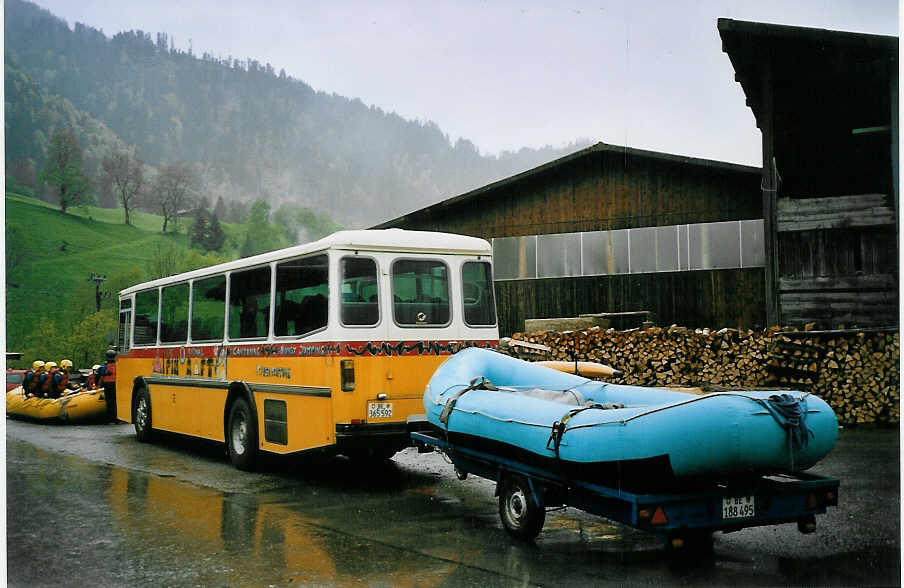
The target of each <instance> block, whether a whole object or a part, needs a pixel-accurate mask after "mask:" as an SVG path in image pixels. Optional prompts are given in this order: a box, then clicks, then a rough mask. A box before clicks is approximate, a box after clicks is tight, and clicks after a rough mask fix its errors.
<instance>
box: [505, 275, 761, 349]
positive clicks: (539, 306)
mask: <svg viewBox="0 0 904 588" xmlns="http://www.w3.org/2000/svg"><path fill="white" fill-rule="evenodd" d="M763 279H764V278H763V269H762V268H749V269H737V270H713V271H684V272H665V273H651V274H625V275H618V276H590V277H580V278H555V279H537V280H505V281H500V282H496V297H497V302H498V308H499V331H500V334H501V335H503V336H507V335H511V334H512V333H514V332H518V331H523V330H524V320H525V319H528V318H554V317H562V316H578V315H579V314H588V313H597V312H624V311H632V310H649V311H653V312H654V313H655V315H656V322H657V323H658V324H660V325H670V324H673V323H677V324H679V325H689V326H694V327H717V328H719V327H726V326H727V327H738V326H741V327H744V328H761V327H763V326H765V314H764V299H763V292H764V290H763Z"/></svg>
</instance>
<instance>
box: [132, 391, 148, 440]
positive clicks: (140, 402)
mask: <svg viewBox="0 0 904 588" xmlns="http://www.w3.org/2000/svg"><path fill="white" fill-rule="evenodd" d="M132 423H134V425H135V438H136V439H138V442H139V443H148V442H149V441H150V440H151V432H152V429H151V397H150V395H148V391H147V388H143V387H142V388H139V389H138V398H137V399H136V400H135V408H134V409H132Z"/></svg>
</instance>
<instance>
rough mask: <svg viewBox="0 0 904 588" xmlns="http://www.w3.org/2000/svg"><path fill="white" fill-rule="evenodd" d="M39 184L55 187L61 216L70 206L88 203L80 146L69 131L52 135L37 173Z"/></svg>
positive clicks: (90, 199)
mask: <svg viewBox="0 0 904 588" xmlns="http://www.w3.org/2000/svg"><path fill="white" fill-rule="evenodd" d="M40 180H41V181H42V182H46V183H48V184H50V185H51V186H55V187H56V189H57V191H58V196H59V198H60V210H62V211H63V213H65V212H66V209H67V208H69V207H70V206H79V205H81V204H88V203H90V202H91V201H92V194H91V189H92V185H91V180H90V179H89V178H88V176H87V175H86V174H85V164H84V156H83V153H82V146H81V145H79V142H78V138H77V137H76V136H75V132H74V131H73V130H72V129H63V130H61V131H57V132H56V133H54V135H53V138H51V140H50V146H49V147H48V148H47V161H46V162H45V163H44V168H43V169H42V170H41V175H40Z"/></svg>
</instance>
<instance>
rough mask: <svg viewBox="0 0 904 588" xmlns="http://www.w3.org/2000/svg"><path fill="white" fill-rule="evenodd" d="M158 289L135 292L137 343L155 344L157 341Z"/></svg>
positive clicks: (135, 342) (135, 339)
mask: <svg viewBox="0 0 904 588" xmlns="http://www.w3.org/2000/svg"><path fill="white" fill-rule="evenodd" d="M158 295H159V292H158V291H157V289H154V290H145V291H144V292H138V293H137V294H135V338H134V340H133V343H134V344H135V345H155V344H156V343H157V311H158V310H159V306H158V304H157V303H158Z"/></svg>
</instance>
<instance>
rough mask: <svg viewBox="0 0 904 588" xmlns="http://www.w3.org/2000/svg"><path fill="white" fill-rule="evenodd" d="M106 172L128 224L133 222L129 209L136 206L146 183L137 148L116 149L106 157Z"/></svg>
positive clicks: (104, 166) (142, 163)
mask: <svg viewBox="0 0 904 588" xmlns="http://www.w3.org/2000/svg"><path fill="white" fill-rule="evenodd" d="M102 165H103V168H104V174H105V175H106V176H107V178H108V179H109V181H110V183H111V184H112V185H113V188H114V189H115V190H116V193H117V196H118V197H119V202H120V203H122V209H123V210H124V211H125V215H126V224H127V225H130V224H132V223H131V221H130V220H129V210H131V209H132V208H134V207H135V204H136V199H137V198H138V195H139V194H140V193H141V187H142V186H143V185H144V162H143V161H142V160H141V158H140V157H138V154H137V153H136V152H135V150H134V149H133V150H131V151H116V152H115V153H113V154H112V155H110V157H107V158H105V159H104V161H103V163H102Z"/></svg>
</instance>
